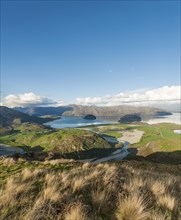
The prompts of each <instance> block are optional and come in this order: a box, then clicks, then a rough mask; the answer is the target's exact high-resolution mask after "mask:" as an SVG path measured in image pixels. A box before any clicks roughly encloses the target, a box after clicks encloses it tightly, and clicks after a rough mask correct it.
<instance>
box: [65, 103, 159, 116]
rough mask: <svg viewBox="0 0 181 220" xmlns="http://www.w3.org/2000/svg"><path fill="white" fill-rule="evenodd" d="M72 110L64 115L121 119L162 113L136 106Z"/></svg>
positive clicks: (73, 106)
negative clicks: (129, 116) (135, 115)
mask: <svg viewBox="0 0 181 220" xmlns="http://www.w3.org/2000/svg"><path fill="white" fill-rule="evenodd" d="M71 107H72V110H70V111H66V112H64V113H63V115H64V116H85V115H87V114H92V115H95V116H96V117H98V116H109V117H119V118H120V117H121V116H124V115H126V114H139V115H140V116H143V117H144V116H153V115H155V114H156V113H157V112H160V111H162V110H161V109H159V108H152V107H134V106H128V105H127V106H126V105H122V106H121V105H120V106H107V107H99V106H81V105H71Z"/></svg>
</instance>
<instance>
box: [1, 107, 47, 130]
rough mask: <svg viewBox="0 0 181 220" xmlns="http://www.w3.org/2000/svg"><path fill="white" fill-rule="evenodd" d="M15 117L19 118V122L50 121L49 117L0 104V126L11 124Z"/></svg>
mask: <svg viewBox="0 0 181 220" xmlns="http://www.w3.org/2000/svg"><path fill="white" fill-rule="evenodd" d="M15 119H19V120H20V121H21V122H31V123H37V124H43V123H45V122H48V121H50V120H49V119H45V118H38V117H35V116H30V115H28V114H25V113H22V112H18V111H16V110H14V109H10V108H8V107H5V106H0V126H2V127H7V126H11V125H12V123H13V121H14V120H15Z"/></svg>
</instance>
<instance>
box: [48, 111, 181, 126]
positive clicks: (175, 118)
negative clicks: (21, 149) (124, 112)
mask: <svg viewBox="0 0 181 220" xmlns="http://www.w3.org/2000/svg"><path fill="white" fill-rule="evenodd" d="M117 121H118V118H114V117H99V118H98V119H96V120H86V119H83V118H82V117H75V116H74V117H66V116H61V119H58V120H54V121H50V122H47V123H45V125H49V126H51V127H52V128H78V127H82V126H89V125H101V124H113V123H114V124H115V123H118V122H117ZM143 122H146V123H148V124H158V123H164V122H166V123H175V124H181V113H173V115H168V116H162V117H155V118H152V119H149V120H145V121H143Z"/></svg>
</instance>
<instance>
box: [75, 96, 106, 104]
mask: <svg viewBox="0 0 181 220" xmlns="http://www.w3.org/2000/svg"><path fill="white" fill-rule="evenodd" d="M76 101H77V104H80V105H97V104H102V99H101V98H100V97H93V98H91V97H86V98H80V97H79V98H77V99H76Z"/></svg>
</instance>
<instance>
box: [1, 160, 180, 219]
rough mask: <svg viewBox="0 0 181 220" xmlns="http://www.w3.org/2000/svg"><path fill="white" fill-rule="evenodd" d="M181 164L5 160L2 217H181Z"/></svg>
mask: <svg viewBox="0 0 181 220" xmlns="http://www.w3.org/2000/svg"><path fill="white" fill-rule="evenodd" d="M180 169H181V167H180V165H174V166H173V165H163V164H156V163H150V162H145V161H122V162H118V163H105V164H98V165H90V164H80V163H74V162H71V163H62V162H61V161H60V160H56V161H46V162H43V163H40V162H36V163H35V162H28V161H23V160H22V159H21V160H20V159H19V160H14V159H12V158H6V159H1V160H0V170H1V173H2V175H1V177H2V178H1V179H0V183H1V184H0V191H1V193H0V210H1V212H0V219H2V220H14V219H18V220H26V219H28V220H40V219H57V220H173V219H174V220H180V219H181V201H180V198H181V184H180V182H181V175H180Z"/></svg>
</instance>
